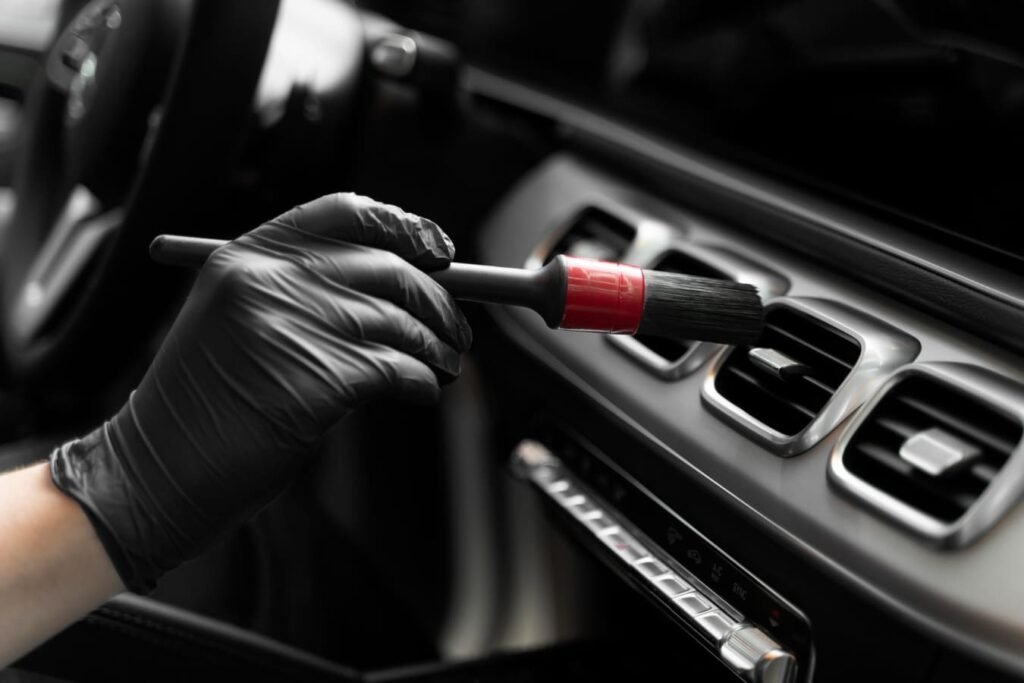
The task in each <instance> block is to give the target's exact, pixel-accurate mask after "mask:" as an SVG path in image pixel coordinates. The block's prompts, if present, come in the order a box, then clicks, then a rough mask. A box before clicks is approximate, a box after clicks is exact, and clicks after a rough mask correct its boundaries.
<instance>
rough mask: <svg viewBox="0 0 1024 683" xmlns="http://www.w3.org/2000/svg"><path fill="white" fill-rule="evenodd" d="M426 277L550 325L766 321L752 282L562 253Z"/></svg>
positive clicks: (628, 329)
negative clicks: (537, 262) (524, 263)
mask: <svg viewBox="0 0 1024 683" xmlns="http://www.w3.org/2000/svg"><path fill="white" fill-rule="evenodd" d="M225 244H227V242H226V241H223V240H213V239H202V238H197V237H181V236H177V235H160V236H158V237H157V238H156V239H154V240H153V243H152V244H151V245H150V247H149V253H150V255H151V256H152V257H153V260H154V261H156V262H158V263H163V264H166V265H172V266H186V267H193V268H201V267H202V265H203V263H205V261H206V258H207V257H208V256H209V255H210V254H211V253H212V252H213V251H214V250H215V249H217V248H218V247H220V246H223V245H225ZM429 275H430V277H432V278H433V279H434V280H435V281H437V283H438V284H440V285H441V286H442V287H444V288H445V289H447V290H448V292H449V293H450V294H451V295H452V296H453V297H455V298H456V299H462V300H465V301H480V302H484V303H499V304H509V305H512V306H525V307H526V308H531V309H533V310H534V311H536V312H537V313H539V314H540V316H541V317H542V318H543V319H544V322H546V323H547V325H548V327H551V328H553V329H563V330H585V331H590V332H608V333H612V334H641V335H649V336H658V337H670V338H675V339H693V340H699V341H710V342H719V343H724V344H736V345H745V344H751V343H753V342H754V341H755V340H756V339H757V338H758V337H759V336H760V334H761V327H762V325H763V323H764V310H763V308H762V307H761V299H760V297H759V296H758V294H757V290H756V289H755V288H754V287H753V286H751V285H748V284H743V283H740V282H734V281H732V280H716V279H713V278H706V277H695V276H692V275H681V274H678V273H667V272H662V271H657V270H641V269H640V268H637V267H635V266H628V265H625V264H621V263H608V262H605V261H590V260H587V259H581V258H575V257H572V256H564V255H560V256H556V257H555V258H553V259H552V260H551V261H549V262H548V263H547V264H545V265H544V266H543V267H541V268H537V269H534V270H527V269H523V268H499V267H497V266H479V265H472V264H468V263H453V264H451V265H450V266H449V267H448V268H445V269H443V270H437V271H433V272H431V273H429Z"/></svg>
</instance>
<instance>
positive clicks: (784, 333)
mask: <svg viewBox="0 0 1024 683" xmlns="http://www.w3.org/2000/svg"><path fill="white" fill-rule="evenodd" d="M765 329H766V330H770V331H771V332H773V333H774V334H778V335H781V336H782V337H785V338H786V339H787V340H789V341H791V342H793V343H794V344H797V345H798V346H799V348H802V349H806V350H807V351H810V352H811V353H813V354H815V355H817V356H819V357H821V358H824V359H825V360H827V361H829V362H832V363H834V364H835V365H838V366H840V367H843V368H845V369H846V370H850V369H852V368H853V363H848V362H846V361H844V360H843V359H842V358H839V357H837V356H834V355H832V354H831V353H829V352H828V351H826V350H825V349H822V348H819V347H817V346H814V345H812V344H811V343H809V342H807V341H806V340H804V339H801V338H800V337H798V336H796V335H795V334H793V333H792V332H790V331H788V330H786V329H784V328H782V327H780V326H779V325H775V324H772V323H765Z"/></svg>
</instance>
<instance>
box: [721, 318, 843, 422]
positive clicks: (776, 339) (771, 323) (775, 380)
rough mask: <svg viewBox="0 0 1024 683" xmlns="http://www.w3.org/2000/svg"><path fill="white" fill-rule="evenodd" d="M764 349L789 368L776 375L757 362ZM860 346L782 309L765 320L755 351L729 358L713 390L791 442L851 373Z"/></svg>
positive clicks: (828, 328) (772, 369)
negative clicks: (793, 370)
mask: <svg viewBox="0 0 1024 683" xmlns="http://www.w3.org/2000/svg"><path fill="white" fill-rule="evenodd" d="M764 349H770V350H772V351H775V352H777V354H781V355H777V356H776V357H778V358H784V359H786V360H785V361H783V362H788V363H791V364H792V365H789V366H788V367H790V368H797V367H799V372H790V373H786V372H782V371H779V370H776V369H775V368H774V367H766V366H765V365H764V364H763V363H761V362H759V358H760V357H761V356H759V355H758V354H759V353H761V352H762V351H763V350H764ZM858 356H860V344H858V343H857V342H856V340H854V339H852V338H851V337H849V336H848V335H846V334H844V333H843V332H840V331H839V330H837V329H835V328H831V327H829V326H827V325H825V324H824V323H822V322H821V321H820V320H815V319H814V318H811V317H809V316H807V315H804V314H803V313H798V312H796V311H793V310H790V309H788V308H776V309H774V310H772V311H771V312H770V313H769V314H768V315H766V316H765V331H764V335H763V336H762V337H761V341H760V342H759V345H758V347H757V348H756V349H752V348H751V347H745V348H740V349H737V350H736V351H735V352H734V353H732V354H731V356H730V358H729V361H728V362H727V363H726V364H725V365H723V366H722V368H721V369H720V370H719V372H718V379H717V381H716V382H715V386H716V388H717V389H718V393H719V394H721V395H722V397H723V398H725V399H726V400H727V401H729V402H731V403H732V404H733V405H735V406H738V407H739V408H740V409H742V410H744V411H746V412H747V413H749V414H750V415H752V416H753V417H754V418H756V419H757V420H758V421H760V422H761V423H762V424H764V425H765V426H767V427H768V428H770V429H773V430H775V431H777V432H779V433H780V434H785V435H786V436H792V435H793V434H796V433H797V432H799V431H800V430H801V429H803V428H804V427H806V426H807V425H808V424H810V422H811V420H813V419H814V418H815V417H816V416H817V415H818V413H819V412H821V409H822V408H824V407H825V404H826V403H828V402H829V400H830V399H831V398H832V396H834V395H835V393H836V390H837V389H839V387H840V386H841V385H842V383H843V382H844V381H846V378H847V377H848V376H849V375H850V372H851V371H852V370H853V366H854V364H855V363H856V362H857V358H858Z"/></svg>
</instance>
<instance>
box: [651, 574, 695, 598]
mask: <svg viewBox="0 0 1024 683" xmlns="http://www.w3.org/2000/svg"><path fill="white" fill-rule="evenodd" d="M653 581H654V585H655V586H657V587H658V590H660V591H661V592H662V593H664V594H665V595H667V596H668V597H670V598H674V597H675V596H677V595H679V594H680V593H685V592H686V591H688V590H691V588H692V587H691V586H690V584H688V583H686V582H685V581H683V580H682V579H681V578H679V577H678V576H676V575H675V574H663V575H662V576H658V577H656V578H655V579H653Z"/></svg>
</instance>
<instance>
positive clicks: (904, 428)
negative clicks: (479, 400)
mask: <svg viewBox="0 0 1024 683" xmlns="http://www.w3.org/2000/svg"><path fill="white" fill-rule="evenodd" d="M875 424H876V425H878V426H879V427H882V428H883V429H885V430H886V431H888V432H890V433H891V434H895V435H896V436H898V437H900V442H901V443H902V442H903V441H906V440H907V439H909V438H910V437H912V436H913V435H914V434H917V433H918V432H919V431H921V430H920V429H918V428H916V427H914V426H913V425H911V424H908V423H907V422H904V421H903V420H896V419H893V418H890V417H880V418H878V419H877V420H876V421H875Z"/></svg>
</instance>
